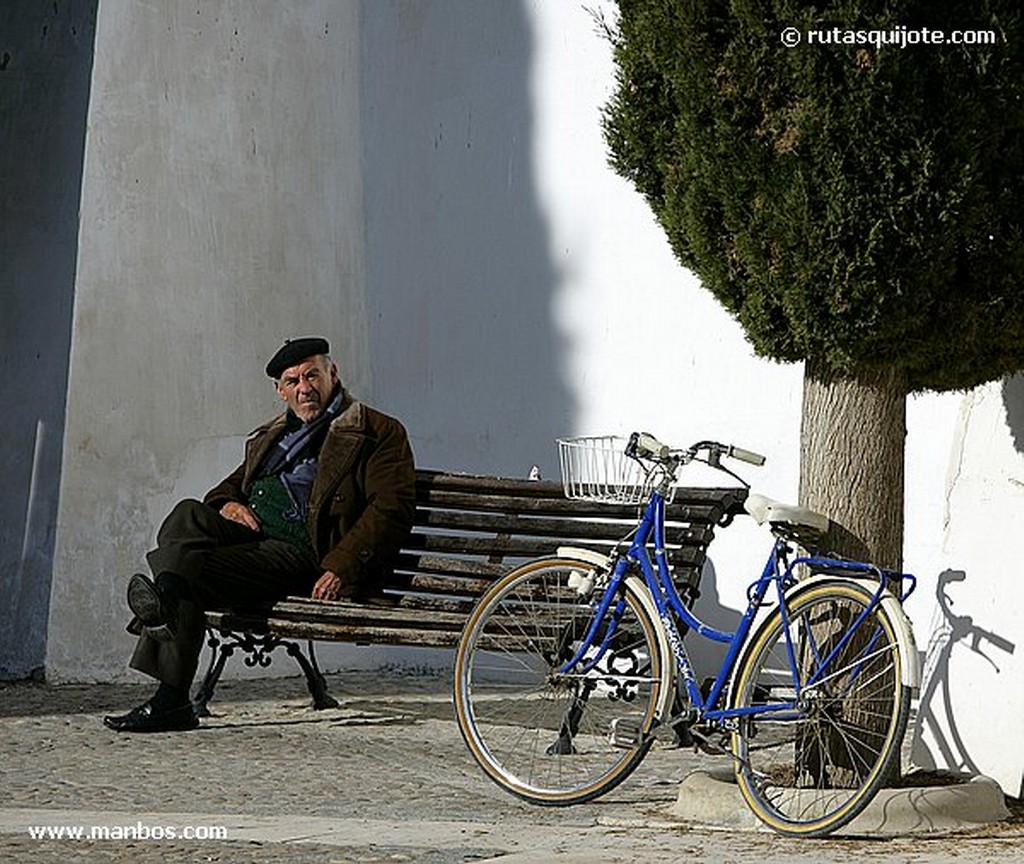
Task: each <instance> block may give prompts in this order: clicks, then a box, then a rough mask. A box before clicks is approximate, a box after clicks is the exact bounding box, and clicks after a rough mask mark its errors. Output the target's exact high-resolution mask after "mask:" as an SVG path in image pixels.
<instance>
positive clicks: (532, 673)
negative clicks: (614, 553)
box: [455, 558, 665, 805]
mask: <svg viewBox="0 0 1024 864" xmlns="http://www.w3.org/2000/svg"><path fill="white" fill-rule="evenodd" d="M590 567H591V565H589V564H585V563H582V562H579V561H572V560H568V559H557V558H549V559H541V560H538V561H533V562H530V563H529V564H525V565H523V566H522V567H520V568H518V569H517V570H514V571H512V572H511V573H509V574H508V575H507V576H505V577H503V578H502V579H501V580H499V581H498V582H497V583H495V584H494V585H493V586H492V587H491V588H490V589H489V590H488V592H487V593H486V594H484V596H483V597H482V598H481V601H480V603H479V604H478V605H477V607H476V608H475V609H474V611H473V613H472V614H471V616H470V618H469V621H468V622H467V624H466V627H465V630H464V631H463V635H462V638H461V640H460V642H459V646H458V650H457V652H456V659H455V708H456V717H457V719H458V723H459V729H460V730H461V732H462V735H463V737H464V738H465V740H466V743H467V745H468V746H469V749H470V751H471V752H472V754H473V756H474V758H475V759H476V760H477V762H478V763H479V764H480V765H481V767H482V768H483V769H484V771H485V772H486V773H487V775H488V776H489V777H490V778H491V779H492V780H494V782H496V783H497V784H498V785H499V786H501V787H503V788H504V789H506V790H507V791H509V792H512V793H513V794H515V795H518V796H519V797H520V798H524V799H526V800H528V801H531V802H533V803H536V804H547V805H568V804H577V803H580V802H583V801H589V800H590V799H592V798H595V797H597V796H598V795H601V794H603V793H604V792H607V791H608V790H609V789H611V788H613V787H614V786H616V785H618V784H619V783H620V782H622V780H623V779H625V778H626V777H627V776H628V775H629V773H630V772H631V771H632V770H633V769H634V768H635V767H636V766H637V765H638V764H639V763H640V761H641V760H642V759H643V757H644V755H645V754H646V753H647V751H648V749H649V748H650V745H651V742H652V740H653V738H652V736H650V735H649V734H648V732H649V731H650V729H651V727H652V726H653V725H654V723H655V721H656V719H657V716H656V715H657V707H658V704H659V702H658V700H659V696H660V694H661V692H662V688H663V686H665V685H664V683H663V681H662V669H663V662H664V661H663V658H662V655H661V652H660V650H659V647H658V646H659V641H658V635H659V631H658V630H657V629H656V625H655V623H654V622H653V621H652V620H651V618H650V616H649V615H648V613H647V611H646V609H645V608H644V606H643V604H642V602H641V601H640V599H639V597H638V596H637V594H636V592H635V591H634V589H633V588H632V587H630V586H629V585H628V584H625V585H623V587H622V589H621V596H620V598H619V600H618V601H617V602H616V603H613V605H612V607H611V611H612V612H614V611H615V610H616V609H618V612H619V621H618V624H617V625H616V628H615V630H614V632H613V634H612V637H611V640H610V643H609V647H608V650H607V651H606V653H605V654H604V656H603V657H602V658H601V659H600V660H599V662H598V663H597V664H596V666H595V667H594V668H593V669H591V670H589V671H585V672H584V671H582V670H581V669H576V670H573V671H571V672H569V673H566V674H561V673H559V672H558V669H559V667H560V666H562V665H563V664H565V663H566V662H568V661H569V660H570V659H571V658H572V657H573V656H574V654H575V652H576V650H577V649H578V648H579V646H580V645H581V644H582V640H583V638H584V636H585V634H586V632H587V628H588V626H589V624H590V622H591V619H592V617H593V612H594V608H595V607H596V601H598V600H599V599H600V595H601V589H600V588H598V589H596V590H595V591H594V593H593V595H592V596H590V597H589V598H587V597H582V596H581V595H580V594H579V592H578V591H577V590H576V589H575V588H573V587H569V578H570V576H571V575H572V574H573V573H576V574H586V573H587V572H588V571H589V570H590ZM607 632H608V631H607V625H606V624H605V625H602V631H601V634H602V636H603V635H604V634H605V633H607ZM600 641H601V639H600V637H599V639H598V640H597V642H598V644H600ZM596 655H597V652H596V649H595V648H591V649H588V653H587V655H586V658H585V660H584V663H585V662H586V660H588V659H593V658H594V657H595V656H596ZM577 665H578V666H581V665H583V664H577Z"/></svg>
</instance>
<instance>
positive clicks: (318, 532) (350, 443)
mask: <svg viewBox="0 0 1024 864" xmlns="http://www.w3.org/2000/svg"><path fill="white" fill-rule="evenodd" d="M343 399H344V401H343V403H342V409H341V412H340V413H339V414H338V416H337V417H336V418H335V419H334V421H333V422H332V423H331V425H330V428H329V430H328V432H327V437H326V439H325V440H324V444H323V447H322V448H321V450H320V456H319V458H318V460H317V472H316V479H315V480H314V481H313V488H312V491H311V492H310V498H309V514H308V518H307V526H308V528H309V536H310V539H311V540H312V542H313V547H314V549H315V550H316V554H317V555H318V557H319V558H320V564H321V566H322V567H323V569H324V570H331V571H333V572H334V573H337V574H338V576H339V577H340V578H341V580H342V584H343V585H344V586H345V589H346V590H345V593H346V594H349V593H352V592H355V593H356V595H357V596H358V595H360V594H372V593H373V592H374V589H375V587H376V583H378V582H379V581H380V579H381V578H383V576H385V575H386V574H387V572H388V571H389V570H390V569H391V567H392V566H393V564H394V558H395V555H396V554H397V552H398V550H399V547H400V546H401V544H402V542H403V541H404V540H405V539H406V537H407V536H408V534H409V529H410V527H411V525H412V519H413V512H414V510H415V507H416V491H415V481H416V475H415V468H414V464H413V455H412V449H411V447H410V446H409V439H408V436H407V435H406V432H405V428H404V427H403V426H402V424H401V423H400V422H399V421H398V420H396V419H395V418H393V417H389V416H388V415H386V414H383V413H381V412H380V411H377V410H375V409H373V408H370V407H369V406H367V405H364V404H363V403H361V402H357V401H353V400H352V399H351V397H350V396H349V394H348V393H345V395H344V397H343ZM286 416H287V415H286V414H280V415H278V416H277V417H275V418H274V419H273V420H271V421H270V422H269V423H266V424H264V425H263V426H260V427H259V428H258V429H256V430H255V431H254V432H253V433H252V435H251V436H250V438H249V440H248V441H246V445H245V461H244V462H243V463H242V464H241V465H239V466H238V468H236V469H235V470H234V471H233V472H231V474H229V475H228V476H227V477H226V478H224V480H222V481H221V482H220V483H218V484H217V485H216V486H215V487H214V488H213V489H211V490H210V491H209V492H207V493H206V496H205V497H204V498H203V501H204V502H205V503H206V504H209V505H210V506H211V507H214V508H216V509H218V510H219V509H220V508H221V507H223V506H224V504H226V503H227V502H228V501H238V502H241V503H243V504H248V491H249V489H250V488H251V486H252V482H253V480H255V479H256V470H257V469H258V467H259V465H260V463H261V462H262V461H263V458H264V457H265V456H266V455H267V453H268V452H269V451H270V448H271V447H273V446H274V445H275V444H276V443H277V441H278V440H279V439H280V438H281V436H282V435H283V434H284V431H285V420H286Z"/></svg>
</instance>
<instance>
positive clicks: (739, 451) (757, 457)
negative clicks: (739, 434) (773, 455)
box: [725, 444, 765, 465]
mask: <svg viewBox="0 0 1024 864" xmlns="http://www.w3.org/2000/svg"><path fill="white" fill-rule="evenodd" d="M725 455H726V456H732V458H733V459H739V460H740V461H741V462H749V463H750V464H751V465H764V463H765V458H764V456H762V455H761V454H760V453H755V452H754V451H752V450H744V449H743V448H742V447H736V446H734V445H732V444H730V445H729V447H728V450H727V452H726V453H725Z"/></svg>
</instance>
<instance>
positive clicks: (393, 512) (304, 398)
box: [103, 338, 415, 732]
mask: <svg viewBox="0 0 1024 864" xmlns="http://www.w3.org/2000/svg"><path fill="white" fill-rule="evenodd" d="M328 352H329V346H328V344H327V341H326V340H324V339H321V338H304V339H295V340H291V341H288V342H285V344H284V345H283V346H282V347H281V348H280V349H279V350H278V351H277V353H276V354H274V356H273V357H272V358H271V360H270V362H269V363H268V364H267V369H266V371H267V374H268V375H269V376H270V377H271V378H273V379H274V381H275V383H276V387H277V392H278V395H279V396H280V397H281V399H282V400H284V402H285V403H286V405H287V410H286V411H285V412H284V413H283V414H281V415H279V416H278V417H276V418H274V419H273V420H271V421H270V422H269V423H267V424H265V425H263V426H261V427H260V428H259V429H257V430H256V431H255V432H254V433H253V435H252V436H251V437H250V438H249V440H248V441H247V442H246V447H245V459H244V461H243V463H242V464H241V465H239V466H238V468H237V469H236V470H235V471H233V472H232V473H231V474H230V475H229V476H228V477H227V478H225V479H224V480H223V481H222V482H221V483H220V484H218V485H217V486H215V487H214V488H213V489H211V490H210V491H209V492H208V493H207V494H206V496H205V497H204V499H203V501H202V502H199V501H196V500H193V499H187V500H184V501H181V502H179V503H178V504H177V505H176V506H175V507H174V509H173V510H172V511H171V513H170V514H169V515H168V517H167V518H166V519H165V520H164V523H163V525H161V527H160V530H159V533H158V534H157V547H156V549H154V550H153V551H151V552H150V553H149V554H148V555H147V561H148V563H149V568H150V570H151V571H152V573H153V577H154V578H153V579H150V578H149V577H147V576H145V575H143V574H141V573H136V574H135V575H134V576H132V577H131V579H130V580H129V581H128V606H129V607H130V608H131V610H132V612H133V613H134V615H135V617H134V619H133V620H132V622H131V623H130V624H129V625H128V630H129V632H131V633H134V634H135V635H138V637H139V641H138V644H137V645H136V648H135V652H134V654H133V655H132V659H131V663H130V665H131V667H132V668H133V669H137V670H139V671H140V672H144V673H146V674H147V675H150V676H152V677H153V678H156V679H157V680H158V681H159V682H160V686H159V687H158V689H157V691H156V693H155V694H154V695H153V696H152V697H151V698H150V699H149V700H147V701H146V702H145V703H143V704H142V705H140V706H139V707H137V708H134V709H133V710H131V711H129V712H128V713H127V714H122V715H118V716H109V717H104V718H103V722H104V723H105V724H106V725H107V726H109V727H110V728H111V729H115V730H117V731H118V732H166V731H176V730H186V729H194V728H195V727H196V726H197V725H198V723H199V721H198V719H197V718H196V716H195V714H194V712H193V710H192V703H191V700H190V698H189V690H190V688H191V685H192V679H193V677H194V676H195V672H196V668H197V666H198V664H199V654H200V652H201V650H202V646H203V638H204V633H205V618H204V610H206V609H209V608H230V607H231V606H232V605H233V604H236V603H237V604H244V605H247V606H249V605H252V603H253V601H260V600H267V601H273V600H277V599H281V598H283V597H286V596H289V595H304V596H312V597H313V598H316V599H322V600H338V599H341V598H354V599H361V598H368V597H371V596H372V595H373V593H374V589H375V584H376V583H377V582H378V581H379V579H380V577H381V576H382V575H383V574H384V573H386V571H387V570H388V569H389V567H390V566H391V564H392V561H393V558H394V556H395V554H396V553H397V552H398V550H399V547H400V546H401V544H402V542H403V540H405V538H406V536H407V535H408V533H409V529H410V527H411V525H412V518H413V512H414V508H415V471H414V466H413V456H412V450H411V449H410V447H409V441H408V438H407V436H406V432H405V429H404V428H403V426H402V424H401V423H400V422H399V421H398V420H395V419H394V418H392V417H388V416H387V415H385V414H382V413H381V412H379V411H376V410H374V409H373V408H370V407H368V406H366V405H363V404H362V403H360V402H356V401H354V400H353V399H352V398H351V396H350V395H349V394H348V393H347V392H346V391H345V389H344V387H343V386H342V384H341V382H340V381H339V379H338V369H337V366H336V365H335V364H334V363H332V362H331V360H330V358H329V357H328Z"/></svg>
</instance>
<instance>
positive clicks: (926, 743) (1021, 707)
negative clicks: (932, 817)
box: [912, 376, 1024, 796]
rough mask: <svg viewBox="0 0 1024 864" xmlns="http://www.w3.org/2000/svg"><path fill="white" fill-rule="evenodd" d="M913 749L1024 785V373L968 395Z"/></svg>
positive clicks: (957, 767) (1006, 787) (953, 458)
mask: <svg viewBox="0 0 1024 864" xmlns="http://www.w3.org/2000/svg"><path fill="white" fill-rule="evenodd" d="M946 483H947V487H948V495H947V500H946V507H945V530H944V534H943V539H944V543H943V548H942V557H943V562H944V569H943V571H942V572H941V573H940V574H938V578H937V579H936V580H934V581H930V582H929V585H928V590H929V591H930V592H931V594H932V597H933V598H934V604H933V611H932V615H931V617H930V619H929V621H928V632H929V638H928V642H927V644H926V646H922V647H926V649H927V655H926V662H925V682H924V686H923V688H922V695H921V705H920V712H919V721H918V724H917V727H916V729H915V735H914V740H913V747H912V757H913V760H914V762H915V763H916V764H919V765H922V766H924V767H940V768H948V769H951V770H954V771H962V772H967V773H971V774H975V773H982V774H986V775H988V776H989V777H992V778H993V779H995V780H996V781H997V782H998V783H999V785H1000V786H1001V787H1002V789H1003V791H1004V792H1005V793H1007V794H1008V795H1013V796H1020V795H1021V794H1022V793H1024V788H1022V776H1024V749H1022V747H1021V743H1020V741H1021V736H1020V719H1021V717H1022V716H1024V657H1022V653H1024V627H1022V625H1021V621H1022V620H1024V595H1022V594H1021V593H1020V591H1019V587H1018V586H1019V583H1020V573H1019V570H1020V566H1019V560H1020V546H1021V514H1022V513H1024V378H1022V377H1019V376H1018V377H1014V378H1010V379H1008V380H1006V381H1003V382H996V383H992V384H988V385H986V386H984V387H980V388H978V389H977V390H975V391H973V392H971V393H969V394H967V395H966V396H964V397H963V399H962V404H961V406H960V413H959V416H958V418H957V422H956V440H955V443H954V446H953V448H952V452H951V455H950V460H949V471H948V477H947V481H946Z"/></svg>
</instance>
